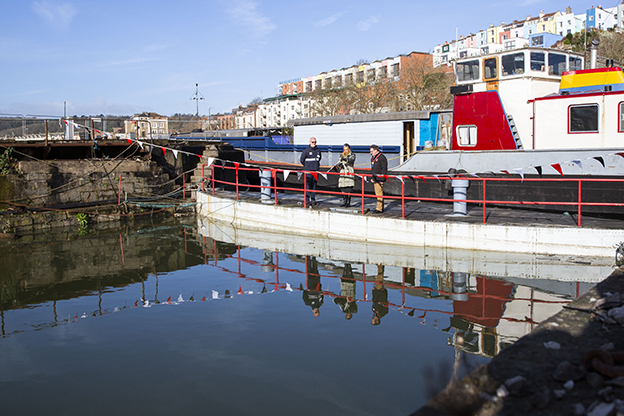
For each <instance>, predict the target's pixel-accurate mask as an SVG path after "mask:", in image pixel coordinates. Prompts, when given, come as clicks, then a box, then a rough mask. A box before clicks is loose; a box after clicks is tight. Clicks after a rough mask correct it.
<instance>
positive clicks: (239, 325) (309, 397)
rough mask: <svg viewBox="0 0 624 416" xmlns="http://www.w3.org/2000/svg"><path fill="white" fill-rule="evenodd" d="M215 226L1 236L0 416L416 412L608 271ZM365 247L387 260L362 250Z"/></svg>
mask: <svg viewBox="0 0 624 416" xmlns="http://www.w3.org/2000/svg"><path fill="white" fill-rule="evenodd" d="M211 227H212V225H211ZM209 228H210V227H207V226H206V224H203V225H202V224H195V223H194V222H191V223H158V224H154V223H149V224H145V225H142V226H136V227H131V228H128V227H125V228H121V229H114V230H108V231H99V232H92V233H89V234H87V235H85V236H78V235H77V234H76V233H75V232H74V231H70V232H64V233H63V234H52V233H50V234H46V235H41V236H26V237H23V238H22V239H19V240H16V241H14V242H12V243H11V244H7V245H5V246H4V247H3V249H2V252H1V253H0V259H1V260H0V264H2V265H3V267H2V268H1V269H0V294H1V298H0V319H1V323H0V324H1V326H0V403H2V412H1V413H2V414H3V415H18V414H19V415H31V414H32V415H34V414H37V415H39V414H65V415H74V414H75V415H84V414H95V415H98V414H102V415H104V414H106V415H110V414H118V415H124V414H171V413H176V414H185V415H194V414H215V415H252V414H273V415H292V414H297V415H319V414H322V415H338V414H340V415H350V414H353V415H405V414H409V413H410V412H412V411H414V410H416V409H418V408H419V407H421V406H423V405H424V404H425V403H426V401H427V400H428V399H429V398H430V397H431V396H432V395H433V394H435V393H437V392H438V391H439V390H440V389H442V388H444V386H445V385H446V383H447V382H448V381H449V379H450V378H451V377H452V376H453V372H455V376H457V377H461V376H462V375H463V374H465V372H466V371H470V370H471V369H473V368H475V366H477V365H480V364H483V363H487V362H488V361H489V359H490V358H491V357H492V356H494V355H495V354H496V353H498V352H499V351H500V350H501V349H503V348H505V347H506V346H507V345H510V344H511V343H513V342H514V340H516V339H517V338H518V337H520V336H522V335H524V334H525V333H527V332H529V331H530V330H531V329H532V328H533V327H534V326H535V325H536V324H537V323H538V322H539V321H540V320H542V319H544V318H546V317H548V316H550V315H552V314H554V313H556V312H557V311H559V310H560V309H561V308H562V307H563V305H565V304H566V303H568V302H570V301H571V300H573V299H574V298H576V297H577V296H578V295H580V294H582V293H583V292H584V291H586V290H588V289H589V288H590V287H591V286H593V285H594V284H595V283H596V282H597V281H598V280H599V279H600V274H601V270H602V269H600V268H598V269H597V268H596V266H595V265H592V264H591V263H587V264H583V263H582V262H572V263H567V262H566V261H565V259H553V261H552V263H553V264H552V265H550V264H549V265H548V266H549V267H546V266H547V265H546V264H545V261H544V260H543V259H542V260H536V263H535V264H534V265H533V269H534V271H535V273H534V274H533V275H532V276H530V277H528V276H526V275H522V273H521V272H518V275H517V276H511V275H508V273H505V275H504V276H501V275H498V276H497V275H486V274H482V273H471V272H470V270H469V269H465V268H462V267H463V266H461V265H459V264H458V263H456V262H452V261H448V262H447V264H448V267H447V268H445V269H443V268H441V267H439V266H438V265H437V263H436V265H435V266H432V267H431V268H429V269H426V268H419V267H415V263H414V261H413V257H416V256H421V255H423V254H422V253H420V252H419V251H418V250H414V251H413V253H412V254H413V255H412V256H410V255H409V253H407V255H405V254H406V253H405V252H402V251H401V250H400V249H397V248H396V247H392V248H388V249H387V252H386V251H384V250H385V249H384V247H370V246H367V245H362V246H359V245H358V244H355V243H353V242H351V243H348V245H347V246H341V245H340V243H339V242H336V241H321V240H303V239H301V238H298V239H297V241H288V240H284V241H281V242H280V243H279V244H277V245H276V246H272V247H274V248H273V249H271V248H270V247H269V245H268V243H269V242H270V241H272V239H276V238H279V236H278V237H276V236H275V235H274V234H273V235H261V234H258V233H257V232H256V233H251V232H248V233H245V232H244V231H242V230H232V229H228V228H224V227H216V228H215V227H212V228H210V230H209ZM215 229H218V230H219V231H220V232H221V234H222V236H221V237H220V238H219V239H216V238H214V236H215ZM254 241H255V242H256V243H255V244H254ZM243 243H245V244H243ZM275 247H277V248H275ZM280 247H281V248H280ZM323 247H324V248H329V250H328V251H324V249H323ZM412 250H413V249H412ZM370 252H376V253H380V254H383V256H381V257H375V256H373V255H369V256H368V258H369V260H361V259H360V260H358V257H357V253H370ZM341 253H342V254H341ZM384 253H386V254H384ZM393 253H397V255H396V256H394V255H393ZM399 254H400V255H399ZM341 257H342V258H341ZM446 257H447V259H451V258H453V257H454V256H453V254H452V253H447V255H446ZM455 257H462V258H465V255H464V254H463V253H460V254H458V255H456V256H455ZM379 258H386V259H387V261H385V262H381V261H379ZM507 261H508V262H509V265H510V269H512V270H514V269H513V267H511V266H512V263H513V258H510V259H508V260H507ZM523 262H526V259H525V258H522V259H519V260H518V261H517V262H516V263H518V264H522V263H523ZM402 263H403V264H402ZM538 263H539V267H538ZM550 266H551V267H550ZM421 267H422V266H421ZM558 267H560V268H559V269H558ZM492 270H493V271H494V270H497V269H496V268H493V269H492ZM517 270H520V269H517ZM540 270H542V271H543V273H544V276H540V275H539V273H540ZM557 270H559V271H560V272H559V274H560V275H561V276H562V277H563V278H562V279H557V278H556V277H553V276H554V275H557V274H558V272H557ZM571 270H573V274H574V275H576V276H578V279H575V278H573V277H572V276H571V275H570V273H569V272H570V271H571ZM566 271H567V272H566ZM563 275H565V276H563ZM587 276H590V278H587ZM602 277H606V276H602Z"/></svg>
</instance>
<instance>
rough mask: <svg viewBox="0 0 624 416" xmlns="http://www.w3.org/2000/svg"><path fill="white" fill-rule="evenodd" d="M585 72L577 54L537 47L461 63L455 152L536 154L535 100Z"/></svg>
mask: <svg viewBox="0 0 624 416" xmlns="http://www.w3.org/2000/svg"><path fill="white" fill-rule="evenodd" d="M583 66H584V59H583V56H582V55H579V54H577V53H574V52H570V51H562V50H558V49H545V48H531V47H527V48H523V49H514V50H510V51H501V52H497V53H493V54H489V55H481V56H473V57H466V58H462V59H458V60H457V61H456V62H455V86H454V87H453V88H452V92H453V94H454V95H455V98H454V104H453V138H452V141H451V150H501V149H531V148H534V143H533V120H532V117H533V106H532V104H531V102H532V100H535V99H536V98H538V97H544V96H547V95H550V94H556V93H558V91H559V84H560V82H561V77H562V76H563V74H564V73H566V71H578V70H581V69H582V68H583Z"/></svg>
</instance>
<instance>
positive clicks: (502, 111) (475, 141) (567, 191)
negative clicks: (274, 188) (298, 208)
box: [224, 47, 624, 214]
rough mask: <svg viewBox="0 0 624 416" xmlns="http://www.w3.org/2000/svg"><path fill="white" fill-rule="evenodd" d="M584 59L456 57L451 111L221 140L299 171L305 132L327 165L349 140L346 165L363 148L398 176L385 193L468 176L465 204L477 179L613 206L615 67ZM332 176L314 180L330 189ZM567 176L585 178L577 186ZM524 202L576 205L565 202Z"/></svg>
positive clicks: (541, 196)
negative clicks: (431, 179) (377, 152)
mask: <svg viewBox="0 0 624 416" xmlns="http://www.w3.org/2000/svg"><path fill="white" fill-rule="evenodd" d="M591 57H592V58H591V62H592V65H591V69H583V68H584V67H585V59H584V56H583V55H581V54H578V53H575V52H572V51H564V50H559V49H549V48H537V47H525V48H522V49H514V50H507V51H500V52H496V53H492V54H484V55H479V56H470V57H468V56H467V57H463V58H460V59H458V60H457V61H456V62H455V63H454V75H455V85H454V86H453V87H452V88H451V92H452V94H453V96H454V100H453V108H452V110H443V109H431V110H429V111H419V112H406V113H379V114H360V115H342V116H335V117H325V118H314V119H299V120H291V121H290V122H289V123H288V126H290V127H292V128H293V130H294V134H293V137H292V140H290V139H289V140H288V141H286V142H282V143H277V142H276V141H274V140H272V139H271V138H270V137H268V138H267V137H265V138H263V139H262V140H263V142H262V143H258V141H259V138H254V139H253V140H255V141H256V145H259V146H258V147H256V148H253V149H252V147H253V146H251V145H250V144H251V143H252V140H250V139H249V138H247V139H245V138H242V139H240V140H238V138H224V140H226V141H228V142H231V143H232V144H233V145H234V146H235V147H237V148H240V149H242V150H243V151H244V152H245V160H246V161H247V162H249V163H253V164H263V163H264V164H266V163H268V164H271V165H272V166H276V167H283V168H284V169H292V165H297V166H299V162H298V160H299V155H300V153H301V151H302V150H303V149H304V148H305V147H306V146H307V144H308V141H309V138H310V137H316V139H317V142H318V143H319V147H320V149H321V151H322V152H323V153H324V157H323V161H322V162H324V164H326V165H327V166H332V165H333V164H334V163H335V162H336V161H337V160H338V158H339V155H340V152H341V151H342V144H343V143H350V144H351V146H352V149H353V150H354V152H355V153H356V156H357V160H356V172H366V171H367V168H368V167H369V159H370V156H369V155H368V147H369V145H370V144H373V143H374V144H377V145H379V146H380V148H381V150H382V152H384V153H385V154H386V157H387V158H388V160H389V169H390V172H389V174H390V176H395V177H397V178H400V179H401V180H396V181H392V180H391V181H388V182H387V184H386V187H385V189H384V192H386V193H388V194H392V195H401V194H403V195H406V196H412V197H421V198H448V197H449V195H450V194H451V191H452V190H451V189H450V188H451V186H449V185H450V184H449V183H448V182H449V181H441V184H442V185H439V184H437V183H433V184H432V183H427V182H426V181H422V182H420V181H418V180H417V179H416V178H418V177H423V176H427V175H428V176H435V177H438V178H442V179H448V178H449V177H455V175H457V174H460V175H463V176H464V177H466V178H468V179H471V180H473V181H472V182H470V186H469V189H468V191H467V194H466V195H467V196H466V197H467V199H468V200H481V199H483V198H484V196H483V195H484V194H485V191H484V189H483V186H484V184H485V183H484V182H483V183H480V182H479V181H478V179H480V178H515V179H517V180H518V181H517V182H501V183H498V184H496V183H494V184H488V185H487V197H488V200H494V201H501V202H502V203H504V202H505V201H512V200H513V201H517V200H518V198H521V200H522V201H529V202H531V201H533V202H535V201H542V202H546V203H548V202H554V201H556V202H564V203H575V202H578V201H579V198H580V199H581V201H582V202H583V203H587V204H593V203H605V202H606V203H619V202H620V201H622V200H624V190H622V189H623V188H624V187H622V186H621V184H620V183H619V182H610V180H611V179H615V180H620V179H624V145H622V143H623V142H624V73H623V72H622V69H621V68H619V67H613V66H607V67H605V68H596V64H595V63H596V50H595V48H594V49H592V51H591ZM250 149H252V150H250ZM287 166H290V167H287ZM358 168H359V169H358ZM406 177H411V178H413V179H414V180H413V181H406V180H404V178H406ZM335 179H336V178H335V177H329V178H327V179H322V180H320V182H319V185H320V187H321V188H322V187H324V186H325V187H327V188H335V183H334V182H335ZM527 179H543V180H545V179H552V181H548V182H535V181H530V180H527ZM563 179H565V180H569V181H568V182H561V181H560V180H563ZM577 179H583V180H586V182H584V183H583V184H582V185H580V184H579V183H578V181H575V180H577ZM596 179H598V180H599V181H593V182H592V181H591V180H596ZM278 180H279V178H278ZM289 181H290V182H293V181H294V182H296V179H292V178H291V179H289ZM294 182H293V183H291V184H294ZM356 182H357V181H356ZM442 182H446V183H442ZM365 186H367V185H365ZM358 188H359V186H358V184H356V190H355V192H358V191H359V190H358ZM581 188H582V197H581V196H579V194H580V193H581ZM531 208H541V209H548V210H557V211H574V210H575V209H576V207H572V208H571V207H570V205H565V204H562V205H544V206H539V207H538V206H535V205H532V206H531ZM583 211H584V212H593V213H598V214H600V213H602V214H622V213H624V208H623V207H618V206H601V205H587V206H584V207H583Z"/></svg>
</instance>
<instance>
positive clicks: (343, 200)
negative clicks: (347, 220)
mask: <svg viewBox="0 0 624 416" xmlns="http://www.w3.org/2000/svg"><path fill="white" fill-rule="evenodd" d="M340 206H341V207H346V206H347V196H346V195H343V196H342V204H340Z"/></svg>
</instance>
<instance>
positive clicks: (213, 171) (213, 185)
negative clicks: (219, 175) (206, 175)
mask: <svg viewBox="0 0 624 416" xmlns="http://www.w3.org/2000/svg"><path fill="white" fill-rule="evenodd" d="M210 168H211V170H212V172H211V173H212V176H211V178H212V180H211V181H210V182H211V184H212V194H213V195H214V194H215V179H214V178H215V169H214V165H211V167H210Z"/></svg>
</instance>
